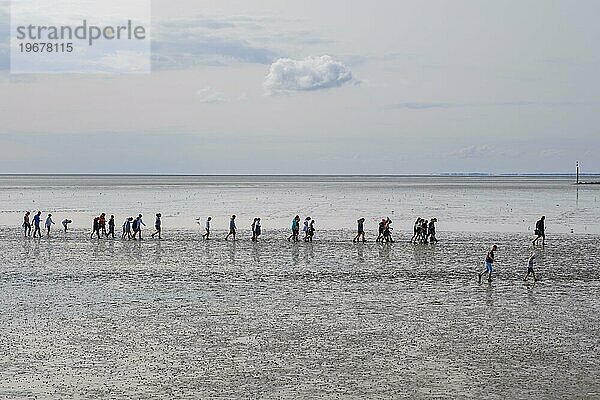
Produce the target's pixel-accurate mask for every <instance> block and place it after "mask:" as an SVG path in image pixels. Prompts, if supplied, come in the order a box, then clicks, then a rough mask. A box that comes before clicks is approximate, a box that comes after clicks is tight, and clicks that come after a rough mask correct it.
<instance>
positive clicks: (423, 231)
mask: <svg viewBox="0 0 600 400" xmlns="http://www.w3.org/2000/svg"><path fill="white" fill-rule="evenodd" d="M428 227H429V221H427V220H426V219H422V220H421V243H427V229H428Z"/></svg>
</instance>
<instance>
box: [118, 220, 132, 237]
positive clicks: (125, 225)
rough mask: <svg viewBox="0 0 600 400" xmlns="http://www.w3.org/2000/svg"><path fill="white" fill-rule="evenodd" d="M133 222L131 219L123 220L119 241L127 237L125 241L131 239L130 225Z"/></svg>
mask: <svg viewBox="0 0 600 400" xmlns="http://www.w3.org/2000/svg"><path fill="white" fill-rule="evenodd" d="M132 222H133V217H129V218H127V219H125V222H123V234H122V235H121V239H125V237H127V239H131V224H132Z"/></svg>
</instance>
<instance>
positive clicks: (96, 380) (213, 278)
mask: <svg viewBox="0 0 600 400" xmlns="http://www.w3.org/2000/svg"><path fill="white" fill-rule="evenodd" d="M19 232H20V231H18V230H16V229H3V230H2V231H1V232H0V234H1V237H0V254H2V255H3V260H2V263H1V264H0V360H1V361H0V362H1V364H2V368H0V398H11V399H21V398H23V399H25V398H28V399H29V398H36V397H37V398H135V399H146V398H182V399H197V398H282V397H283V398H357V399H358V398H392V397H398V398H402V397H410V398H431V397H436V398H457V397H459V398H482V397H485V398H497V399H504V398H540V397H541V398H561V397H569V398H600V379H598V377H599V376H600V355H599V354H600V339H599V332H600V299H599V295H600V273H599V272H598V267H597V260H595V258H596V257H597V251H598V240H599V239H600V237H598V236H579V235H562V236H552V237H550V238H549V242H548V245H547V246H546V247H545V248H544V249H543V250H542V249H541V248H539V253H538V254H539V259H538V263H539V264H538V266H537V273H538V274H539V277H540V278H541V280H540V281H539V282H537V283H535V284H534V283H533V282H529V283H524V282H523V281H522V276H523V275H524V273H525V270H526V266H525V264H526V260H527V257H528V255H529V253H530V251H531V247H530V244H529V242H528V239H529V236H527V235H519V234H496V235H492V234H485V235H484V236H483V237H478V236H476V235H474V234H469V233H446V232H442V233H440V235H439V237H440V239H441V241H440V243H439V244H438V245H435V246H423V245H410V244H408V243H407V240H408V237H406V234H405V235H404V237H403V238H402V239H403V242H401V243H396V244H394V245H391V246H390V245H379V244H375V243H372V242H371V243H366V244H364V245H363V244H352V243H351V242H350V241H351V238H352V237H353V232H350V231H347V232H342V233H341V235H340V236H341V237H336V236H334V233H335V232H332V231H327V232H324V231H318V232H317V237H316V239H315V240H316V241H315V242H314V243H312V244H307V243H299V244H292V243H288V242H287V241H285V239H284V238H285V237H286V236H287V232H283V231H281V232H272V231H271V232H269V231H268V232H266V234H265V236H264V240H262V241H261V242H259V243H252V242H250V240H249V239H248V238H247V237H246V238H245V239H244V240H243V241H239V242H237V243H232V242H224V241H223V240H222V239H220V238H222V237H223V236H224V232H219V233H216V232H215V235H214V236H215V237H217V236H218V237H219V240H214V241H209V242H202V241H200V240H199V233H198V232H197V231H183V230H182V231H176V232H172V231H167V232H165V236H166V239H163V240H161V241H158V240H152V239H148V240H144V241H143V242H141V243H140V242H132V241H121V240H115V241H112V240H100V241H98V240H89V238H88V239H86V238H85V235H86V233H85V232H83V231H75V232H72V233H70V234H69V235H68V236H67V237H63V236H62V234H58V235H57V237H55V238H51V239H49V240H48V239H45V238H42V239H40V240H32V239H24V238H22V237H20V236H19ZM145 233H146V234H147V233H148V231H146V232H145ZM244 235H245V236H248V235H247V234H246V233H245V232H244ZM492 243H496V244H498V245H499V247H500V251H499V252H498V254H497V259H498V265H497V266H496V268H497V275H496V276H495V279H494V281H493V282H492V283H491V284H488V283H487V282H486V283H484V284H482V285H478V284H477V279H476V272H477V271H478V270H480V269H481V268H482V261H483V255H484V254H485V251H486V248H487V247H488V246H489V245H490V244H492Z"/></svg>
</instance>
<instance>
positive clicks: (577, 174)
mask: <svg viewBox="0 0 600 400" xmlns="http://www.w3.org/2000/svg"><path fill="white" fill-rule="evenodd" d="M576 165H577V184H578V185H579V161H577V164H576Z"/></svg>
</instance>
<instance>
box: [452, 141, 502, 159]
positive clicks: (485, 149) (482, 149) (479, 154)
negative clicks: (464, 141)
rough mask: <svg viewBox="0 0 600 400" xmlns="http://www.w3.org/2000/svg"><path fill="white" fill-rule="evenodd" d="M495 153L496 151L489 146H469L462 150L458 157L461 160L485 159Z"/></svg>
mask: <svg viewBox="0 0 600 400" xmlns="http://www.w3.org/2000/svg"><path fill="white" fill-rule="evenodd" d="M493 153H494V149H493V148H492V147H490V146H488V145H487V144H484V145H477V146H469V147H465V148H463V149H460V150H459V151H458V153H457V155H458V156H459V157H461V158H485V157H489V156H490V155H491V154H493Z"/></svg>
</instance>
